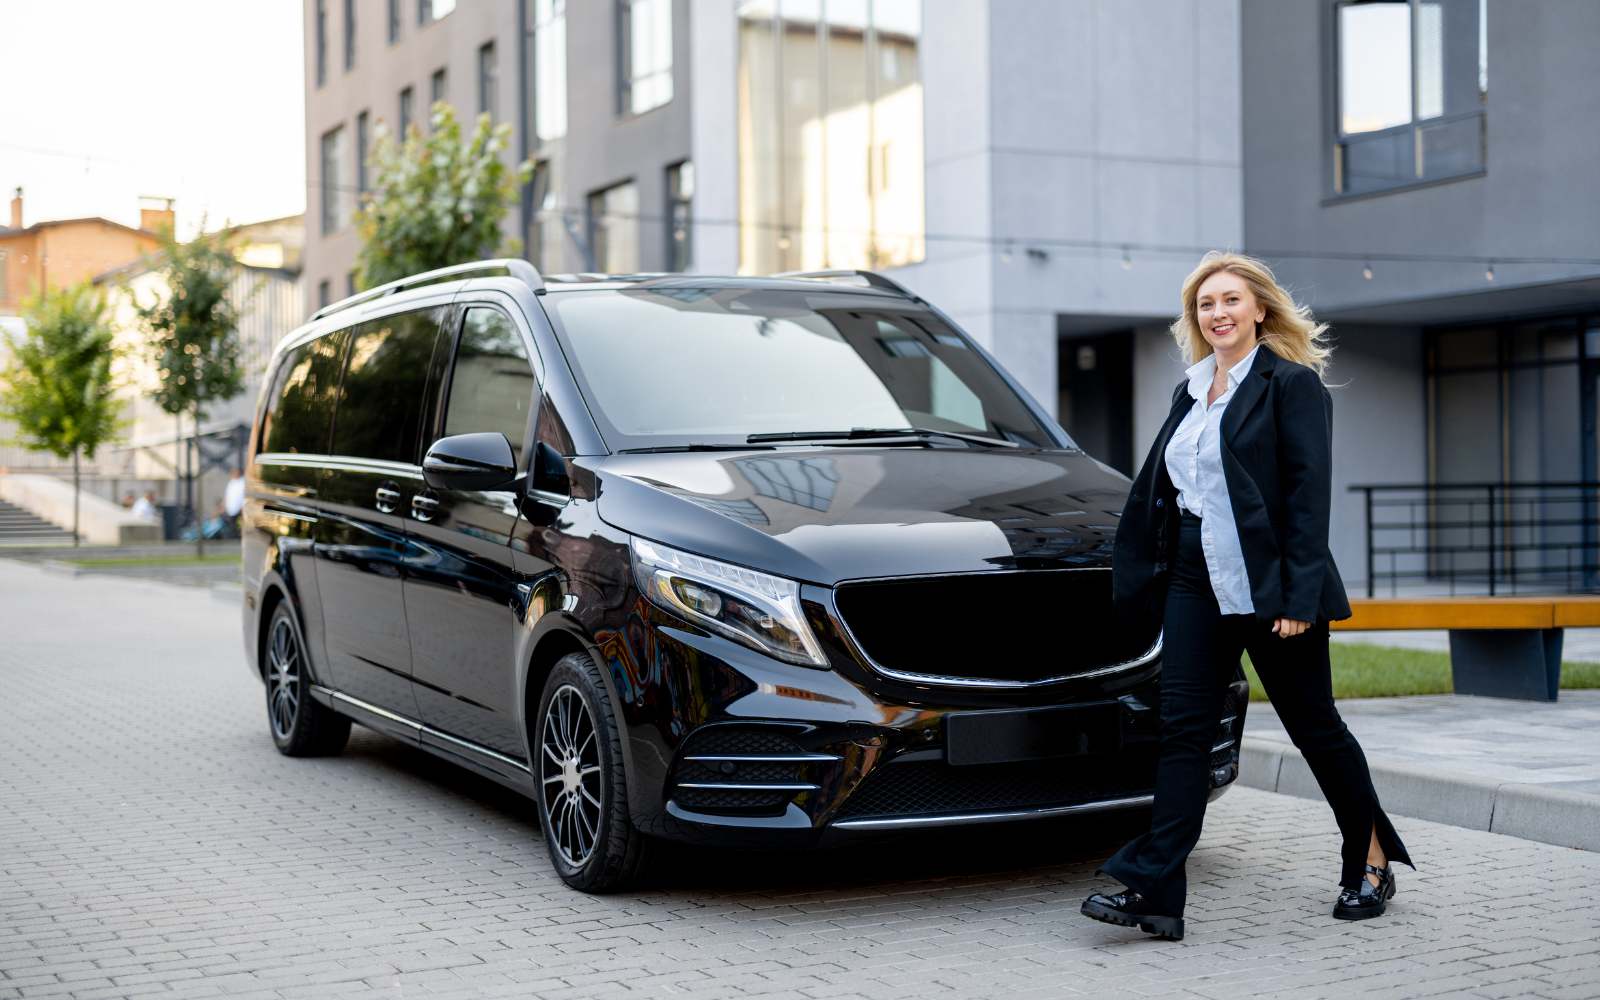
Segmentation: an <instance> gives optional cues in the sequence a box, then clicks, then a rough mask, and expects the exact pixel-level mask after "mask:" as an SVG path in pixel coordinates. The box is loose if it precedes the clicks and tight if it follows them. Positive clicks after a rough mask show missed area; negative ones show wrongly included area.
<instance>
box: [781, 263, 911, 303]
mask: <svg viewBox="0 0 1600 1000" xmlns="http://www.w3.org/2000/svg"><path fill="white" fill-rule="evenodd" d="M772 277H774V278H805V279H808V280H811V281H840V280H849V281H854V282H856V283H857V284H862V285H866V286H868V287H870V288H878V289H882V290H883V291H886V292H896V293H898V294H900V295H904V296H906V297H907V298H912V299H917V300H918V301H919V302H920V301H921V296H919V295H918V294H917V293H916V292H913V291H912V290H911V289H909V288H907V287H906V286H904V285H902V284H900V282H898V281H895V280H894V279H893V278H885V277H884V276H883V275H881V274H879V273H878V272H876V271H863V270H861V269H860V268H849V269H844V270H834V271H780V272H779V273H777V274H774V275H772Z"/></svg>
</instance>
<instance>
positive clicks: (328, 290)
mask: <svg viewBox="0 0 1600 1000" xmlns="http://www.w3.org/2000/svg"><path fill="white" fill-rule="evenodd" d="M332 296H333V288H332V287H331V286H330V285H329V283H328V279H326V278H324V279H322V280H321V281H319V282H317V308H318V309H326V308H327V306H328V303H329V302H332V301H333V298H332Z"/></svg>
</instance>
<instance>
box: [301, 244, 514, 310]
mask: <svg viewBox="0 0 1600 1000" xmlns="http://www.w3.org/2000/svg"><path fill="white" fill-rule="evenodd" d="M507 276H509V277H512V278H519V279H521V281H522V283H523V284H525V285H527V286H528V288H529V289H530V290H531V291H532V292H533V293H534V294H535V295H542V294H544V279H543V278H541V277H540V276H539V270H538V269H537V268H535V267H534V266H533V265H532V264H530V263H528V262H527V261H525V260H519V259H517V258H515V257H504V258H500V259H498V260H478V261H473V262H472V263H470V264H452V265H451V266H449V267H440V268H435V269H434V270H432V271H424V272H422V273H421V274H413V275H410V276H409V277H405V278H400V279H399V280H397V281H391V282H389V283H387V284H383V285H379V286H378V287H377V288H369V289H367V290H366V291H364V292H357V293H356V294H354V295H352V296H350V297H349V298H344V299H340V300H339V301H338V302H333V303H330V304H329V305H325V306H323V307H322V308H321V309H318V310H317V311H316V312H315V313H312V315H311V319H312V320H313V321H315V320H319V319H322V318H323V317H324V316H332V315H333V314H334V313H336V312H342V311H343V310H345V309H349V308H351V307H353V306H358V305H361V304H362V303H363V302H371V301H373V300H374V299H381V298H383V297H384V296H385V295H396V294H398V293H400V292H403V291H406V290H407V289H411V288H421V287H422V286H424V285H436V284H439V283H440V282H444V281H462V280H464V279H466V278H491V277H507Z"/></svg>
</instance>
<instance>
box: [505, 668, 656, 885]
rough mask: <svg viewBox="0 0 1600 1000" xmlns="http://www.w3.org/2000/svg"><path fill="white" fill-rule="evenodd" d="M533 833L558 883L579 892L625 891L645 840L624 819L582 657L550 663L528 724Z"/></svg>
mask: <svg viewBox="0 0 1600 1000" xmlns="http://www.w3.org/2000/svg"><path fill="white" fill-rule="evenodd" d="M533 755H534V760H535V761H536V764H535V765H534V768H533V777H534V783H535V785H536V795H535V798H536V800H537V801H538V803H539V826H540V829H541V830H542V831H543V832H544V842H545V847H546V848H548V850H549V852H550V863H551V864H552V865H553V866H554V867H555V870H556V874H557V875H559V876H561V881H563V882H565V883H566V884H567V885H569V886H571V887H572V888H574V889H578V890H580V891H582V892H592V893H605V892H615V891H617V890H619V889H624V888H626V887H627V886H628V885H629V884H630V883H632V882H633V880H634V879H635V878H637V877H638V875H639V872H640V871H641V870H642V869H643V867H644V854H645V843H646V839H645V836H644V835H643V834H641V833H640V832H639V831H638V830H635V829H634V827H633V822H632V821H631V820H630V819H629V817H628V778H627V773H626V769H625V768H624V767H623V763H622V737H621V732H620V729H619V727H618V725H617V720H616V715H615V713H613V712H612V710H611V700H610V699H609V698H608V697H607V696H606V689H605V683H604V681H602V680H601V679H600V668H599V667H597V666H596V665H595V663H594V660H593V659H591V658H590V657H589V655H588V654H587V653H569V654H568V655H566V656H564V657H562V658H561V659H560V660H558V661H556V665H555V666H554V667H553V668H551V670H550V676H549V677H548V678H547V679H546V680H545V684H544V691H543V693H542V694H541V695H540V696H539V713H538V715H537V716H535V717H534V732H533Z"/></svg>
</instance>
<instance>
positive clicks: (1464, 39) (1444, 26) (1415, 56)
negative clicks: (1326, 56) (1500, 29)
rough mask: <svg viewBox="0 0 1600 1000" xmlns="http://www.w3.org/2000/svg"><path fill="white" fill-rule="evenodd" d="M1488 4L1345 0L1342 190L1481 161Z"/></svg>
mask: <svg viewBox="0 0 1600 1000" xmlns="http://www.w3.org/2000/svg"><path fill="white" fill-rule="evenodd" d="M1485 4H1486V0H1338V2H1336V3H1335V4H1334V7H1333V15H1334V32H1333V34H1334V55H1335V58H1334V61H1333V65H1334V66H1335V72H1336V74H1337V78H1336V86H1335V87H1334V95H1335V96H1334V99H1335V101H1336V104H1337V107H1336V109H1335V124H1334V137H1333V170H1332V174H1333V178H1332V187H1333V192H1334V193H1335V194H1363V193H1366V192H1370V191H1382V190H1386V189H1389V188H1396V187H1404V186H1407V185H1411V184H1417V183H1420V182H1424V181H1432V180H1439V179H1442V178H1446V177H1459V176H1461V175H1463V174H1474V173H1477V172H1479V171H1481V170H1483V166H1484V141H1485V137H1484V123H1485V117H1484V109H1485V106H1486V104H1487V100H1488V38H1487V36H1486V34H1485V31H1484V25H1485V20H1484V14H1485V10H1484V8H1485Z"/></svg>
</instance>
